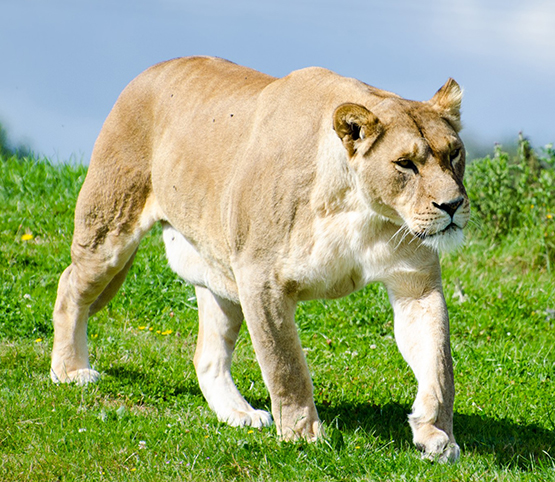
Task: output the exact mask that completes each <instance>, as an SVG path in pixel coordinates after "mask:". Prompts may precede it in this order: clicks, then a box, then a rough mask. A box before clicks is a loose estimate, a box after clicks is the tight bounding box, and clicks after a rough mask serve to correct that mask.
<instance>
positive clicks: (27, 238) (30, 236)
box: [21, 233, 33, 241]
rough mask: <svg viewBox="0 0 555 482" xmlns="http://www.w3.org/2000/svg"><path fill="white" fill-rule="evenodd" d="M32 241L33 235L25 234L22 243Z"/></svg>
mask: <svg viewBox="0 0 555 482" xmlns="http://www.w3.org/2000/svg"><path fill="white" fill-rule="evenodd" d="M31 239H33V235H32V234H29V233H27V234H24V235H23V236H21V241H30V240H31Z"/></svg>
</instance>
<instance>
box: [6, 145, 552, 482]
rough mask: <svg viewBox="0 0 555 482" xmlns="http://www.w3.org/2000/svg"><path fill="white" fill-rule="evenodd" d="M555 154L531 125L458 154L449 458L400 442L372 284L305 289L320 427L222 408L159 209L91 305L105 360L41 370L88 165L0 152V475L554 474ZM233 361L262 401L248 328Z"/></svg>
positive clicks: (402, 370) (393, 357) (498, 477)
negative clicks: (476, 151) (266, 422)
mask: <svg viewBox="0 0 555 482" xmlns="http://www.w3.org/2000/svg"><path fill="white" fill-rule="evenodd" d="M554 170H555V152H554V150H553V148H552V147H548V148H546V149H544V150H542V151H540V152H539V153H537V152H535V151H533V150H532V149H531V147H530V144H529V143H528V142H527V141H526V140H525V139H521V141H520V149H519V151H518V154H517V155H516V156H515V157H510V156H508V155H507V154H506V153H504V152H503V150H502V148H501V147H496V149H495V151H494V153H493V155H492V156H490V157H487V158H485V159H479V160H476V161H474V162H472V163H471V164H470V165H469V168H468V176H467V187H468V190H469V195H470V197H471V200H472V203H473V213H474V216H473V224H472V226H470V227H469V229H468V230H467V244H466V246H465V247H464V248H463V249H462V250H460V251H459V252H457V253H452V254H448V255H445V256H443V259H442V265H443V272H444V276H443V278H444V289H445V294H446V298H447V303H448V306H449V311H450V318H451V332H452V347H453V356H454V361H455V379H456V388H457V398H456V402H455V418H454V425H455V435H456V437H457V441H458V442H459V444H460V445H461V448H462V458H461V460H460V462H459V463H458V464H456V465H452V466H451V465H436V464H431V463H429V462H427V461H422V460H420V458H419V455H418V453H417V451H416V450H415V448H414V447H413V445H412V442H411V433H410V429H409V426H408V423H407V420H406V417H407V414H408V413H409V412H410V406H411V403H412V401H413V400H414V397H415V394H416V382H415V380H414V377H413V375H412V373H411V371H410V369H409V368H408V367H407V365H406V363H405V362H404V361H403V359H402V357H401V356H400V354H399V353H398V351H397V348H396V345H395V341H394V338H393V317H392V313H391V309H390V307H389V304H388V300H387V294H386V293H385V290H384V289H383V288H382V287H381V286H380V285H371V286H369V287H367V288H366V289H364V290H362V291H361V292H358V293H355V294H353V295H351V296H349V297H347V298H345V299H342V300H334V301H329V300H325V301H313V302H308V303H302V304H301V305H300V306H299V309H298V313H297V323H298V327H299V333H300V336H301V339H302V343H303V346H304V347H305V351H306V354H307V358H308V362H309V365H310V368H311V371H312V375H313V380H314V391H315V398H316V405H317V407H318V410H319V413H320V416H321V417H322V419H323V421H324V423H325V424H326V426H327V431H328V434H329V437H328V438H327V439H326V440H323V441H321V442H319V443H316V444H307V443H304V442H293V443H282V442H280V441H279V440H278V439H277V438H276V435H275V429H273V428H268V429H263V430H253V429H250V428H230V427H228V426H226V425H225V424H222V423H219V422H218V421H217V419H216V418H215V417H214V415H213V414H212V413H211V412H210V410H209V409H208V407H207V406H206V403H205V401H204V399H203V398H202V395H201V393H200V390H199V388H198V385H197V382H196V376H195V374H194V368H193V365H192V356H193V353H194V345H195V339H196V330H197V324H196V315H197V313H196V301H195V297H194V290H193V289H192V287H190V286H188V285H186V284H185V283H184V282H182V281H181V280H180V279H179V278H177V277H176V276H175V275H174V274H173V273H172V272H171V271H170V270H169V268H167V266H166V265H167V262H166V261H165V256H164V252H163V245H162V242H161V240H160V229H159V228H156V229H154V230H153V232H152V233H151V234H150V235H148V236H147V237H146V239H145V240H144V241H143V243H142V245H141V249H140V250H139V253H138V255H137V258H136V261H135V263H134V265H133V267H132V269H131V271H130V273H129V276H128V279H127V280H126V282H125V284H124V286H123V288H122V290H121V291H120V293H119V294H118V296H117V297H116V298H115V299H114V300H113V301H112V302H111V303H110V305H109V306H108V307H107V309H105V310H103V311H102V312H100V313H99V314H98V315H96V316H95V317H93V318H92V319H91V320H90V324H89V347H90V353H91V362H92V365H93V366H94V367H95V368H96V369H97V370H99V371H100V372H102V373H103V378H102V380H101V381H100V382H99V383H98V384H95V385H93V386H88V387H78V386H74V385H60V386H55V385H53V384H52V383H51V381H50V379H49V365H50V359H49V357H50V351H51V348H52V325H51V312H52V306H53V302H54V299H55V296H56V286H57V280H58V277H59V275H60V273H61V272H62V270H63V269H64V268H65V266H67V265H68V264H69V262H70V258H69V247H70V243H71V234H72V230H73V219H72V217H73V208H74V205H75V200H76V197H77V193H78V191H79V188H80V185H81V184H82V182H83V180H84V176H85V174H86V168H85V167H83V166H72V165H52V164H50V163H49V162H48V161H46V160H44V159H40V160H39V159H34V158H19V157H15V156H9V155H4V156H0V206H1V208H0V264H1V267H2V269H1V272H0V276H1V278H0V290H1V291H0V480H2V481H8V482H10V481H46V480H47V481H53V480H59V481H73V480H87V481H97V480H110V481H134V480H137V481H166V480H168V481H169V480H171V481H182V480H183V481H184V480H198V481H233V480H250V481H281V480H283V481H286V480H287V481H296V480H298V481H306V480H311V481H320V480H326V481H327V480H329V481H331V480H338V481H339V480H341V481H358V480H369V481H385V480H387V481H389V480H427V481H435V480H438V481H439V480H450V481H467V480H468V481H494V480H495V481H517V480H519V481H520V480H525V481H537V480H542V481H543V480H555V410H554V406H555V404H554V400H555V389H554V387H553V380H554V377H555V354H554V348H553V347H554V346H555V327H554V324H555V301H554V295H555V283H554V281H553V272H552V270H553V265H554V262H555V260H554V258H553V253H554V240H555V238H554V229H555V220H554V219H553V216H554V214H555V212H554V211H555V207H554V202H555V193H554V185H555V184H554V180H555V172H554ZM233 376H234V378H235V380H236V382H237V385H238V387H239V389H240V390H241V392H242V393H244V394H245V396H246V398H247V399H248V400H249V401H250V402H251V403H252V404H253V405H254V406H256V407H257V408H262V409H268V408H269V404H270V402H269V397H268V393H267V391H266V389H265V387H264V384H263V381H262V378H261V375H260V371H259V369H258V366H257V363H256V357H255V354H254V352H253V349H252V345H251V343H250V339H249V337H248V333H247V332H246V330H243V331H242V332H241V335H240V337H239V340H238V343H237V350H236V354H235V359H234V366H233Z"/></svg>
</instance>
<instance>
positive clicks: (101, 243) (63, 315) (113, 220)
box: [51, 176, 160, 384]
mask: <svg viewBox="0 0 555 482" xmlns="http://www.w3.org/2000/svg"><path fill="white" fill-rule="evenodd" d="M100 177H101V176H96V177H95V176H93V177H92V180H89V179H87V180H86V181H85V185H84V186H83V189H82V191H81V194H80V195H79V200H78V203H77V208H76V217H75V219H76V222H75V233H74V236H73V243H72V247H71V260H72V262H71V264H70V265H69V266H68V267H67V268H66V270H65V271H64V272H63V274H62V276H61V277H60V282H59V284H58V294H57V298H56V303H55V306H54V313H53V321H54V345H53V349H52V365H51V378H52V380H53V381H54V382H56V383H57V382H76V383H79V384H86V383H89V382H94V381H96V380H97V379H98V378H99V373H98V372H96V371H95V370H93V369H92V368H91V366H90V364H89V354H88V349H87V321H88V317H89V315H91V314H94V313H95V312H96V311H98V310H99V309H101V308H102V307H103V306H105V305H106V304H107V303H108V302H109V301H110V299H111V298H112V297H113V296H114V295H115V294H116V292H117V291H118V289H119V288H120V286H121V285H122V283H123V281H124V279H125V276H126V274H127V272H128V270H129V268H130V267H131V264H132V262H133V257H134V255H135V253H136V251H137V248H138V246H139V243H140V241H141V239H142V237H143V236H144V234H145V233H146V232H147V231H148V230H150V228H151V227H152V225H153V224H154V223H155V222H156V221H157V220H158V219H159V218H160V215H159V209H158V205H157V203H156V201H155V200H154V198H150V199H147V196H145V195H144V191H145V189H143V191H142V192H141V191H140V190H132V189H129V190H128V191H127V192H123V193H121V190H118V189H117V188H116V187H117V186H113V185H110V183H109V182H106V181H105V180H102V181H103V182H98V178H100ZM87 181H89V184H87ZM108 190H110V192H109V194H110V195H111V197H110V196H108V194H107V191H108ZM137 192H139V194H142V195H137ZM118 193H119V194H118ZM129 193H130V194H129ZM126 196H128V197H127V198H126ZM118 203H119V204H118ZM120 205H122V206H123V208H121V207H120Z"/></svg>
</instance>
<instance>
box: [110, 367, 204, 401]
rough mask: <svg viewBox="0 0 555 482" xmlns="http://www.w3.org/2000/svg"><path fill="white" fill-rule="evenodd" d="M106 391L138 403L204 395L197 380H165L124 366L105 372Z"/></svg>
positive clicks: (180, 377)
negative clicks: (122, 394) (124, 396)
mask: <svg viewBox="0 0 555 482" xmlns="http://www.w3.org/2000/svg"><path fill="white" fill-rule="evenodd" d="M104 373H105V374H106V375H108V376H109V378H108V377H105V378H104V379H103V385H104V387H105V388H104V389H105V390H106V391H108V392H110V393H113V394H114V395H119V394H121V393H122V391H123V393H124V394H125V395H126V396H127V397H128V398H129V399H130V400H132V401H134V402H138V403H144V402H158V401H163V402H167V401H171V400H173V399H175V398H179V397H181V396H190V397H198V398H200V399H202V393H201V391H200V388H199V386H198V383H197V381H196V379H195V378H184V377H183V376H182V375H181V376H179V377H175V378H169V377H164V379H163V380H161V379H160V378H158V377H156V376H153V375H152V374H149V373H145V372H144V371H142V370H140V369H133V368H129V367H127V366H124V365H116V366H112V367H110V368H108V369H106V370H105V371H104Z"/></svg>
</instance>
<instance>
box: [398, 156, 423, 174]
mask: <svg viewBox="0 0 555 482" xmlns="http://www.w3.org/2000/svg"><path fill="white" fill-rule="evenodd" d="M394 162H395V164H396V165H397V166H399V167H401V168H403V169H410V170H411V171H413V172H414V173H415V174H418V168H417V167H416V165H415V164H414V162H412V161H411V160H410V159H406V158H405V157H402V158H401V159H397V160H396V161H394Z"/></svg>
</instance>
